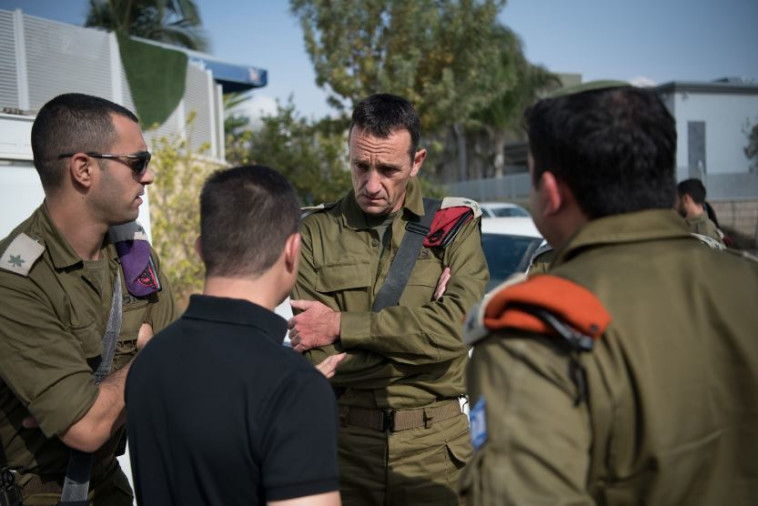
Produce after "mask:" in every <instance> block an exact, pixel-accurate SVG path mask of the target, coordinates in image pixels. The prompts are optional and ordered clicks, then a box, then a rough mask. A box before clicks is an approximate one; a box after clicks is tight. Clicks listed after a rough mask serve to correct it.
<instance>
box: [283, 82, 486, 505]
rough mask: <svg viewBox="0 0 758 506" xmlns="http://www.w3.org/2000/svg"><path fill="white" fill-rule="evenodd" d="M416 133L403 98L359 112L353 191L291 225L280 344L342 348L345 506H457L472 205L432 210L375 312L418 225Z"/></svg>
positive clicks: (479, 282) (479, 265)
mask: <svg viewBox="0 0 758 506" xmlns="http://www.w3.org/2000/svg"><path fill="white" fill-rule="evenodd" d="M419 136H420V135H419V119H418V115H417V114H416V111H415V110H414V108H413V106H412V105H411V104H410V103H409V102H408V101H406V100H404V99H402V98H400V97H396V96H393V95H373V96H371V97H369V98H367V99H365V100H363V101H362V102H360V103H359V104H358V105H357V106H356V108H355V111H354V112H353V118H352V124H351V128H350V136H349V154H350V166H351V172H352V177H353V191H351V192H350V193H349V194H348V195H347V196H345V197H344V198H343V199H342V200H340V201H338V202H337V203H335V204H332V205H330V206H326V207H325V208H324V209H322V210H320V211H317V212H315V213H313V214H311V215H310V216H308V217H306V218H305V219H304V220H303V223H302V226H301V234H302V255H301V264H300V274H299V277H298V281H297V283H296V285H295V289H294V292H293V295H292V298H293V299H294V300H293V302H292V306H293V308H294V309H295V311H296V312H299V314H297V315H296V316H295V317H294V318H293V319H292V320H291V322H290V327H291V331H290V338H291V340H292V344H293V346H294V348H295V350H297V351H301V352H307V353H306V355H307V356H308V358H309V359H310V360H311V361H312V362H313V363H318V362H320V361H321V360H322V359H323V358H324V357H325V356H327V355H329V354H334V353H337V352H338V351H343V350H344V351H346V352H347V358H346V359H345V361H344V362H343V363H342V364H341V365H340V366H339V367H338V368H337V372H336V374H335V375H334V377H333V378H332V384H333V385H334V386H335V387H336V388H337V392H338V403H339V406H340V416H341V422H342V426H341V432H340V440H339V456H340V482H341V492H342V498H343V501H344V503H345V504H347V505H351V504H353V505H354V504H361V505H363V504H378V505H383V504H393V505H404V504H409V505H411V504H414V505H415V504H435V505H445V504H458V501H459V499H458V495H457V481H458V479H459V477H460V470H461V468H462V467H463V465H464V462H465V461H466V460H467V459H468V457H469V456H470V451H471V446H470V442H469V436H468V422H467V419H466V416H465V415H463V414H462V413H461V408H460V404H459V397H460V396H463V395H464V393H465V391H464V381H463V380H464V378H463V373H464V368H465V363H466V361H467V352H466V348H465V346H464V344H463V340H462V331H463V327H462V324H463V318H464V316H465V312H466V311H467V310H468V308H469V307H471V305H473V304H474V303H475V302H476V300H477V299H478V298H479V297H481V296H482V295H483V293H484V287H485V285H486V283H487V280H488V276H489V275H488V270H487V265H486V261H485V259H484V254H483V253H482V248H481V234H480V226H479V218H478V216H479V215H480V213H479V209H478V205H477V204H476V203H474V202H471V201H466V200H460V199H459V200H455V199H445V200H444V201H442V203H441V206H440V210H439V211H437V212H436V213H434V214H433V216H434V221H433V223H432V225H431V232H430V233H429V235H427V236H426V238H424V239H423V240H424V245H423V247H421V248H420V250H419V251H418V253H415V257H414V258H413V260H415V264H414V266H413V270H412V271H411V273H410V278H409V279H408V281H407V283H406V284H405V286H404V290H403V291H402V296H401V297H400V299H399V303H398V304H395V305H391V306H389V307H386V308H384V309H381V310H378V311H372V308H373V307H374V303H375V300H376V299H377V298H380V297H377V295H378V293H379V292H380V290H381V289H382V287H383V286H384V285H385V282H386V280H387V277H388V272H389V270H390V267H391V264H392V263H393V260H394V259H395V258H396V257H397V256H398V249H399V248H400V247H401V243H403V241H404V239H405V238H406V237H407V236H410V234H412V233H416V232H412V231H409V230H415V229H414V225H415V222H416V221H418V220H419V218H423V217H424V216H426V211H425V208H424V204H423V202H422V196H421V189H420V187H419V185H418V183H417V181H416V179H415V176H416V175H417V174H418V172H419V170H420V169H421V165H422V163H423V161H424V158H425V156H426V150H424V149H421V148H419V145H418V144H419ZM429 212H433V211H429ZM409 223H410V225H409ZM407 227H410V228H407Z"/></svg>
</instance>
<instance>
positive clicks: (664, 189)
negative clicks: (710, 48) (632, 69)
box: [524, 86, 676, 219]
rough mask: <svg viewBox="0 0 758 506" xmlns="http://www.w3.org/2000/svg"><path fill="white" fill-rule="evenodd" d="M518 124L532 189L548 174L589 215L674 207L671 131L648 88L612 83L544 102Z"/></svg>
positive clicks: (661, 107)
mask: <svg viewBox="0 0 758 506" xmlns="http://www.w3.org/2000/svg"><path fill="white" fill-rule="evenodd" d="M524 119H525V123H526V127H527V131H528V134H529V149H530V151H531V153H532V157H533V159H534V174H533V176H534V178H533V184H534V185H536V184H537V182H538V181H539V178H540V176H541V175H542V173H543V172H545V171H549V172H551V173H553V174H554V175H555V177H556V179H558V180H561V181H563V182H564V183H565V184H566V185H567V186H568V187H569V188H570V189H571V191H572V193H573V194H574V197H575V198H576V200H577V204H578V205H579V208H580V209H581V210H582V211H583V212H584V214H585V215H587V217H588V218H590V219H596V218H600V217H603V216H609V215H614V214H622V213H629V212H633V211H640V210H643V209H664V208H665V209H670V208H671V207H672V206H673V204H674V200H675V189H674V187H675V182H676V180H675V167H676V166H675V164H676V126H675V123H674V118H673V117H672V116H671V114H670V113H669V111H668V110H667V109H666V106H665V105H664V104H663V102H662V101H661V99H660V98H659V97H658V95H656V93H655V92H654V91H652V90H649V89H643V88H636V87H632V86H617V87H612V88H605V89H596V90H592V91H584V92H581V93H576V94H570V95H564V96H559V97H555V98H546V99H543V100H540V101H539V102H537V103H536V104H535V105H533V106H532V107H530V108H529V109H527V111H526V112H525V115H524Z"/></svg>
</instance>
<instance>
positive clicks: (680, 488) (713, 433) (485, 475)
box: [463, 210, 758, 506]
mask: <svg viewBox="0 0 758 506" xmlns="http://www.w3.org/2000/svg"><path fill="white" fill-rule="evenodd" d="M551 274H552V275H555V276H560V277H563V278H565V279H568V280H571V281H573V282H575V283H577V284H579V285H581V286H583V287H585V288H587V289H589V290H590V291H591V292H592V293H594V295H595V296H596V297H598V299H599V300H600V302H601V303H602V304H603V306H604V307H605V309H606V310H607V311H608V313H609V314H610V315H611V318H612V320H611V323H610V325H609V327H608V328H607V329H606V331H605V333H604V334H603V335H602V336H601V337H600V338H599V339H598V340H597V341H596V342H595V347H594V350H593V351H592V352H589V353H582V354H581V355H579V357H578V358H579V360H580V361H581V363H582V365H583V367H584V369H585V371H586V380H587V386H588V394H589V398H588V400H587V401H585V402H581V403H580V404H579V405H575V404H574V400H575V398H576V397H577V392H578V391H577V385H576V383H575V382H574V381H573V380H572V378H571V375H570V374H569V360H568V357H567V356H566V352H565V351H561V350H563V348H561V347H558V346H557V344H556V339H557V338H555V337H546V336H540V335H535V334H530V333H527V332H525V331H516V330H504V331H498V332H496V333H492V334H490V335H489V336H487V337H485V338H484V339H483V340H482V341H480V342H478V343H476V344H475V348H474V352H473V357H472V361H471V365H470V369H469V371H468V374H467V380H468V387H469V393H470V396H471V402H472V404H475V403H476V402H478V400H479V399H484V401H483V402H484V411H483V412H484V414H485V416H484V420H485V424H486V427H483V426H479V427H477V428H472V433H474V439H475V440H476V436H477V435H478V436H479V437H480V438H481V439H483V442H481V440H480V443H481V444H480V445H478V446H479V447H478V449H477V450H476V452H475V455H474V457H473V459H472V461H471V463H470V464H469V467H468V468H467V471H466V476H465V477H464V480H463V488H464V491H465V492H466V493H467V500H468V502H469V504H483V505H484V504H486V505H509V504H530V505H531V504H550V505H561V504H572V505H579V504H595V503H598V504H607V505H621V504H645V505H649V506H655V505H673V504H686V505H715V504H756V503H758V457H757V456H758V311H756V303H757V302H758V263H756V262H754V261H751V260H748V259H746V258H742V257H740V256H738V255H736V254H733V253H731V252H727V251H719V250H714V249H711V248H709V247H707V246H706V245H704V244H702V243H701V242H700V241H698V240H696V239H695V238H693V237H692V236H690V234H689V230H688V229H687V226H686V224H685V223H684V221H683V220H682V219H681V218H680V217H679V216H678V215H676V213H675V212H674V211H668V210H651V211H644V212H638V213H631V214H626V215H620V216H612V217H607V218H602V219H598V220H594V221H591V222H590V223H588V224H587V225H585V226H584V227H583V228H582V229H581V230H580V231H579V232H578V233H577V234H576V235H575V236H574V237H573V238H572V239H571V240H570V241H569V242H568V244H567V245H566V246H565V247H563V248H562V249H560V250H558V251H557V252H556V259H555V261H554V262H553V264H552V267H551Z"/></svg>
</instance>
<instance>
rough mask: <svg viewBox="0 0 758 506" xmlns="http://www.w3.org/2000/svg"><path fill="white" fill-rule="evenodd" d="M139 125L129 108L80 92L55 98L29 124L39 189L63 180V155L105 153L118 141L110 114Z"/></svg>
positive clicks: (55, 186)
mask: <svg viewBox="0 0 758 506" xmlns="http://www.w3.org/2000/svg"><path fill="white" fill-rule="evenodd" d="M114 114H115V115H119V116H124V117H126V118H129V119H130V120H132V121H134V122H135V123H137V122H138V120H137V116H135V115H134V114H133V113H132V112H131V111H129V109H126V108H125V107H121V106H120V105H118V104H115V103H113V102H111V101H110V100H106V99H104V98H100V97H94V96H91V95H84V94H81V93H66V94H64V95H58V96H57V97H55V98H54V99H52V100H50V101H49V102H48V103H46V104H45V105H43V106H42V108H41V109H40V110H39V113H37V117H36V119H35V120H34V124H33V125H32V152H33V153H34V166H35V167H36V169H37V172H38V173H39V178H40V181H42V187H43V188H44V189H46V190H48V189H53V188H57V187H58V186H60V183H61V181H62V179H63V167H65V163H66V161H65V160H59V159H58V155H60V154H63V153H77V152H80V151H81V152H85V153H86V152H87V151H97V152H101V153H104V152H107V151H108V149H110V147H111V146H112V145H113V144H114V143H115V142H116V141H117V139H116V129H115V128H114V126H113V120H112V118H111V115H114Z"/></svg>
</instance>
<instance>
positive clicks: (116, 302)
mask: <svg viewBox="0 0 758 506" xmlns="http://www.w3.org/2000/svg"><path fill="white" fill-rule="evenodd" d="M121 298H122V295H121V273H120V272H116V281H115V282H114V284H113V298H112V299H111V311H110V314H109V315H108V325H107V327H106V328H105V334H103V352H102V354H101V356H100V364H99V365H98V368H97V370H96V371H95V384H97V385H99V384H100V382H101V381H102V380H103V379H105V377H106V376H108V374H109V373H110V370H111V366H112V365H113V357H114V355H115V351H116V341H117V340H118V335H119V333H120V332H121V319H122V310H121ZM91 474H92V454H91V453H86V452H82V451H79V450H75V449H73V448H72V449H71V451H70V452H69V457H68V465H67V466H66V477H65V478H64V480H63V491H62V492H61V500H60V502H59V503H58V506H87V504H88V503H89V502H88V500H87V494H88V493H89V481H90V475H91Z"/></svg>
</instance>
